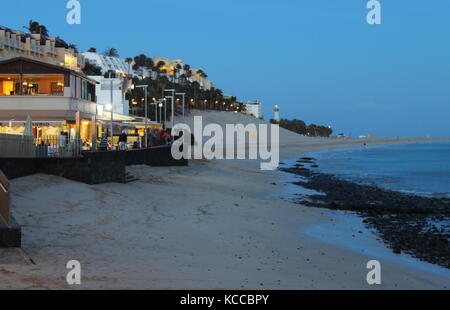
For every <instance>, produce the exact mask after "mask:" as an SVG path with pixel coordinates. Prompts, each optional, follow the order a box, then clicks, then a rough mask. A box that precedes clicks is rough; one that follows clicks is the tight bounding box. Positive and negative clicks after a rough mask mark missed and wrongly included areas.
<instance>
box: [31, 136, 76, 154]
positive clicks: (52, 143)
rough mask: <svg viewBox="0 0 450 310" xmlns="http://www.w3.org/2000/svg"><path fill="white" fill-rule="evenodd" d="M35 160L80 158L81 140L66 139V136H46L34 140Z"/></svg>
mask: <svg viewBox="0 0 450 310" xmlns="http://www.w3.org/2000/svg"><path fill="white" fill-rule="evenodd" d="M34 144H35V154H34V157H36V158H48V157H60V158H70V157H80V156H81V145H82V142H81V139H71V140H70V139H68V137H66V136H48V137H42V138H37V139H34Z"/></svg>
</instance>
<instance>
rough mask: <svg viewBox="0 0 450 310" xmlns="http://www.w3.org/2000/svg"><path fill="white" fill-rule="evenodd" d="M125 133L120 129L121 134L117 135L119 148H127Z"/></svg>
mask: <svg viewBox="0 0 450 310" xmlns="http://www.w3.org/2000/svg"><path fill="white" fill-rule="evenodd" d="M127 140H128V137H127V134H126V133H125V131H122V134H121V135H120V136H119V150H121V151H126V150H127Z"/></svg>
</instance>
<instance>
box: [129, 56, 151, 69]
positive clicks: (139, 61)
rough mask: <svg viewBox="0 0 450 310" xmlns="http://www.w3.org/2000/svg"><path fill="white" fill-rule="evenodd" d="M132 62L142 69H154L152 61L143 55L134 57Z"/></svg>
mask: <svg viewBox="0 0 450 310" xmlns="http://www.w3.org/2000/svg"><path fill="white" fill-rule="evenodd" d="M134 62H135V63H136V66H138V67H144V68H147V69H149V70H151V69H153V67H154V63H153V59H151V58H149V57H147V56H146V55H144V54H140V55H138V56H136V57H134Z"/></svg>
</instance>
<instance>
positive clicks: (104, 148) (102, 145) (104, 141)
mask: <svg viewBox="0 0 450 310" xmlns="http://www.w3.org/2000/svg"><path fill="white" fill-rule="evenodd" d="M107 150H108V140H107V139H106V136H103V138H102V140H101V141H100V151H107Z"/></svg>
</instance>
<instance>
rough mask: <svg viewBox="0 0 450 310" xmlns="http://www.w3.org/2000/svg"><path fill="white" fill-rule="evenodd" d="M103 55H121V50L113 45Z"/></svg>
mask: <svg viewBox="0 0 450 310" xmlns="http://www.w3.org/2000/svg"><path fill="white" fill-rule="evenodd" d="M103 55H105V56H109V57H119V52H118V51H117V49H115V48H114V47H111V48H109V49H107V50H106V51H105V52H104V53H103Z"/></svg>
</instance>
